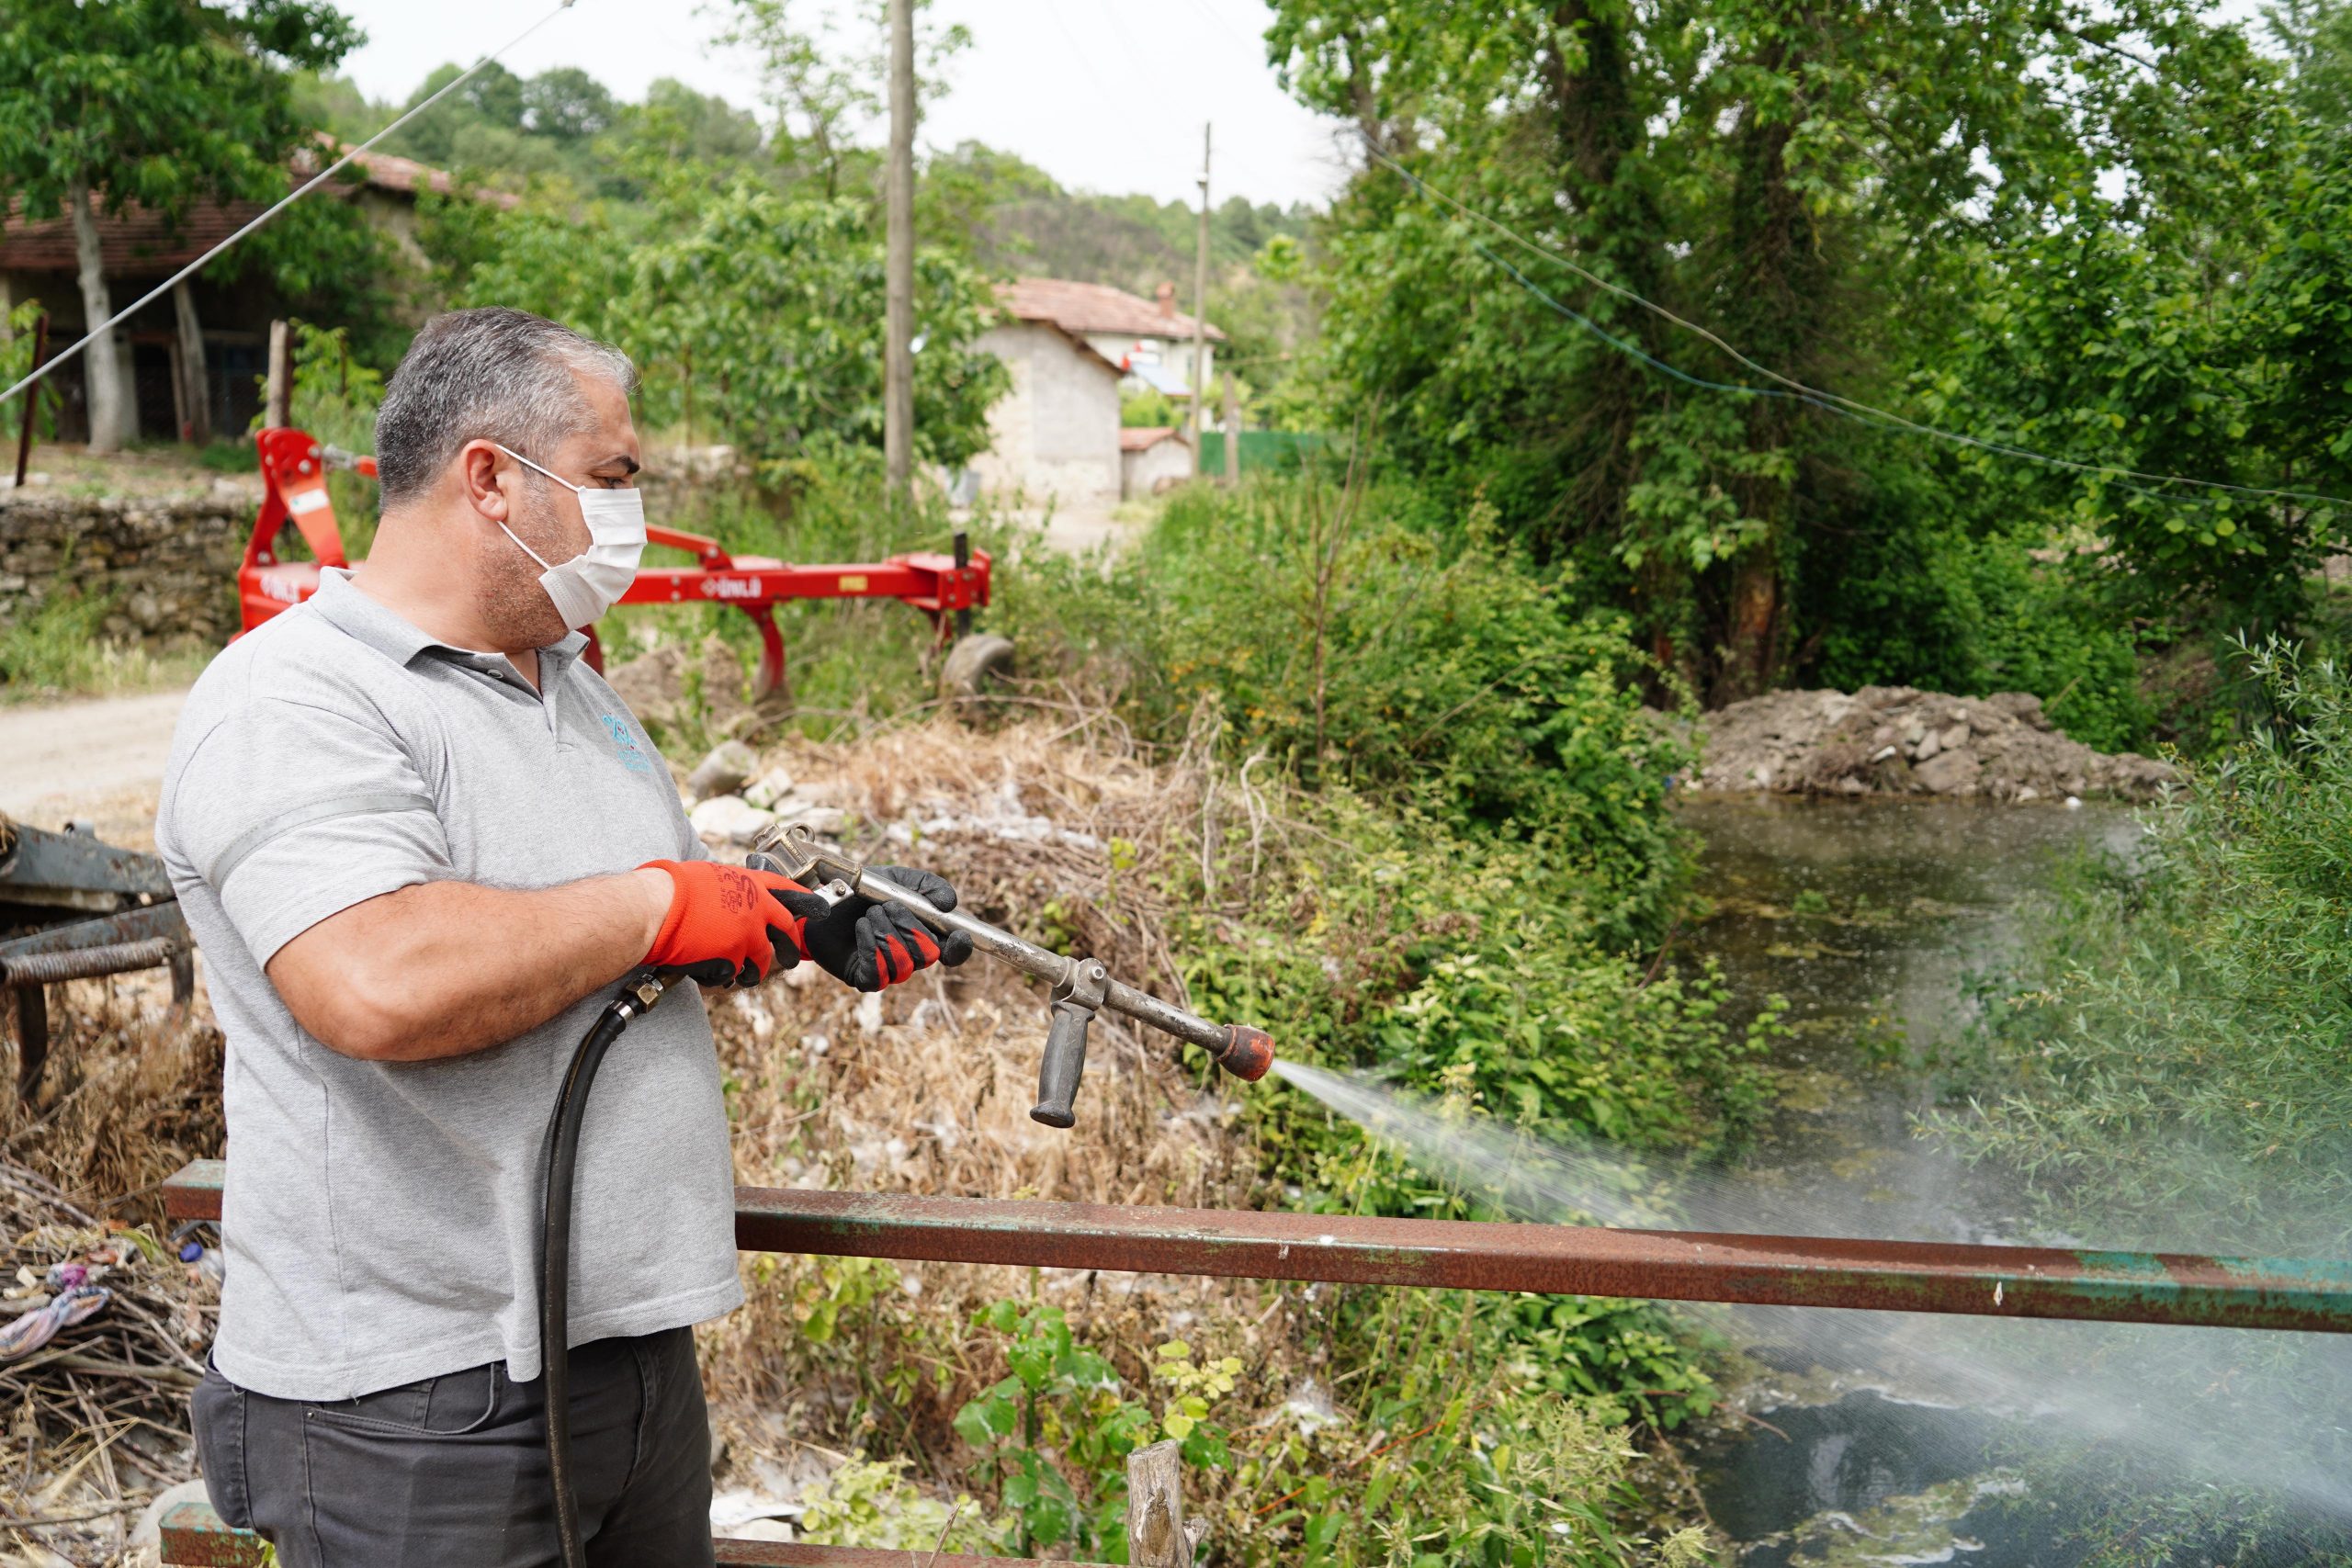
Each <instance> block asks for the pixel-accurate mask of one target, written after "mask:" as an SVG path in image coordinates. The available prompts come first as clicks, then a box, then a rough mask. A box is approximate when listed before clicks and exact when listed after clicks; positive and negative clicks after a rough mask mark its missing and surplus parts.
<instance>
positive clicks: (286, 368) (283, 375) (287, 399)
mask: <svg viewBox="0 0 2352 1568" xmlns="http://www.w3.org/2000/svg"><path fill="white" fill-rule="evenodd" d="M268 388H269V389H268V391H267V393H266V395H265V397H264V398H263V403H264V408H263V412H262V417H261V423H262V426H263V428H264V429H267V430H284V429H285V428H286V427H287V426H288V425H289V424H291V423H293V415H292V413H291V412H288V411H289V410H291V409H292V407H293V404H294V361H293V357H292V355H291V352H290V351H289V349H288V344H287V339H286V323H285V322H284V321H272V322H270V323H269V382H268Z"/></svg>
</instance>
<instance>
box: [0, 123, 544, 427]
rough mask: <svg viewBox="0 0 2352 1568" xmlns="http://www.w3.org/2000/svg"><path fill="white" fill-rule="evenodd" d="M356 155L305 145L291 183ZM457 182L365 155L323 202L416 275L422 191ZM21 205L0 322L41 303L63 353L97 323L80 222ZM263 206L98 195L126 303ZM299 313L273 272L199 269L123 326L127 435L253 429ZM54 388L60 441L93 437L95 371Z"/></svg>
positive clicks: (100, 230) (5, 221) (110, 263)
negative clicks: (175, 213)
mask: <svg viewBox="0 0 2352 1568" xmlns="http://www.w3.org/2000/svg"><path fill="white" fill-rule="evenodd" d="M345 151H346V149H345V146H344V145H343V143H341V142H338V141H333V140H332V139H330V138H327V137H324V136H323V135H322V137H321V138H320V144H319V145H318V146H317V147H315V148H311V147H305V148H303V149H302V150H301V151H300V152H297V153H296V155H295V157H294V160H293V162H292V164H291V165H290V167H289V168H288V172H287V173H288V181H289V182H292V181H299V180H303V179H307V178H309V177H310V176H311V175H314V174H316V173H317V172H318V171H319V169H320V168H322V166H324V164H326V163H328V162H331V161H332V160H333V159H334V158H335V157H336V156H338V155H340V154H341V153H342V152H345ZM456 188H457V186H456V184H455V182H454V181H452V180H451V178H450V177H449V175H447V174H445V173H443V172H442V171H441V170H439V169H434V168H428V167H426V166H425V165H424V164H417V163H412V162H411V161H409V160H408V159H406V158H396V157H393V156H391V155H390V154H389V153H384V152H362V153H359V154H357V155H356V157H355V158H354V159H353V160H352V162H351V163H350V164H348V165H346V166H345V168H344V170H343V172H342V173H340V174H338V175H336V176H335V177H334V179H333V180H331V181H329V182H328V183H327V185H326V186H324V187H323V188H322V190H321V191H320V193H319V195H318V197H315V198H313V199H318V200H339V201H343V202H345V203H348V204H349V205H350V206H351V207H353V208H354V209H356V210H357V211H358V212H359V213H360V215H361V216H362V217H363V218H365V219H366V220H367V221H368V224H369V225H370V226H371V227H373V228H374V229H376V230H377V231H379V233H381V234H382V235H383V236H384V237H385V238H386V240H387V241H388V242H389V243H390V248H391V250H392V252H393V253H394V254H396V255H398V256H399V257H401V260H402V262H403V263H404V270H405V271H406V272H408V273H410V274H413V275H415V276H423V274H424V269H425V265H426V262H425V256H424V251H423V250H422V249H421V248H420V247H419V246H418V244H417V241H416V202H417V197H418V195H419V193H421V192H424V191H427V190H431V191H435V192H438V193H440V194H442V195H445V196H446V195H448V194H450V193H451V192H452V191H453V190H455V189H456ZM472 194H474V195H475V196H477V197H480V198H481V199H483V200H487V201H492V202H495V203H498V204H499V205H502V206H511V205H512V204H513V202H514V200H515V198H514V197H511V196H506V195H503V194H501V193H496V192H480V191H477V192H474V193H472ZM22 206H23V204H22V203H21V202H17V201H14V200H8V199H6V198H5V197H0V318H5V317H6V314H7V313H8V311H9V310H10V309H12V308H13V307H14V306H15V305H16V304H17V303H18V302H20V301H23V300H27V299H37V300H39V301H40V305H41V308H42V309H43V310H44V311H46V312H47V314H48V316H49V318H50V329H49V336H50V342H51V344H52V345H53V346H58V347H62V345H64V344H69V343H72V342H74V340H75V339H77V338H79V337H80V336H81V335H82V334H83V333H84V332H85V330H86V323H85V321H84V319H83V310H82V291H81V287H80V284H79V282H78V276H79V275H78V270H77V269H78V266H79V262H78V259H77V256H76V254H75V250H74V225H73V221H72V220H71V219H70V218H69V217H65V216H59V217H55V218H49V219H42V220H28V219H27V218H26V217H25V216H24V213H23V210H22ZM262 210H263V204H262V203H260V202H257V201H231V202H218V201H197V202H193V203H191V204H189V206H188V208H187V210H186V211H185V212H183V213H181V214H180V215H179V217H178V220H177V221H176V222H174V221H171V220H168V219H167V218H166V217H165V215H164V214H163V213H161V212H158V211H156V210H154V209H151V208H147V207H142V206H141V205H139V204H138V203H136V202H133V203H131V204H130V205H129V206H127V207H126V208H125V209H123V210H122V211H121V212H119V213H109V212H107V211H106V210H105V209H104V206H103V204H102V203H101V202H100V201H99V199H98V198H97V197H96V196H95V195H94V196H93V197H91V221H92V224H93V227H94V228H95V229H96V233H97V240H98V256H99V263H100V265H101V267H102V269H103V270H104V272H105V275H106V280H107V288H108V289H109V290H110V291H111V293H112V295H113V301H112V302H113V304H114V306H115V307H116V308H117V309H118V310H119V309H120V308H121V307H123V306H125V305H128V304H130V302H131V301H132V300H134V299H138V298H139V297H140V296H141V295H142V294H144V293H146V292H147V291H148V290H149V289H151V288H153V287H154V286H155V285H156V284H158V283H160V282H162V281H163V280H164V279H165V278H167V277H169V276H172V275H173V274H174V273H175V272H177V271H178V270H179V269H180V268H181V267H183V266H185V265H187V264H188V263H189V262H192V261H194V260H195V259H196V258H197V257H198V256H200V255H202V254H204V253H205V252H206V251H208V250H209V249H211V248H212V246H213V245H215V244H217V243H220V241H221V240H223V239H226V238H227V237H228V236H229V235H230V234H232V233H234V232H235V231H237V230H238V229H240V228H242V227H243V226H244V225H245V224H246V223H247V222H249V221H250V220H253V219H254V218H255V217H258V216H259V215H260V214H261V212H262ZM287 313H288V305H287V302H286V301H285V300H284V299H280V298H278V296H277V292H276V291H275V290H274V289H273V288H271V287H270V285H269V283H268V281H267V280H266V277H265V276H263V275H262V269H259V268H253V267H248V268H246V269H244V270H243V271H241V272H238V273H237V274H236V275H235V276H232V277H229V278H226V279H222V278H217V277H215V276H211V275H210V274H209V273H206V274H199V275H198V276H196V277H194V278H192V279H189V280H187V281H186V282H183V283H181V284H179V285H178V286H177V287H176V288H174V289H173V291H172V293H171V294H170V295H169V296H167V297H166V298H164V299H158V300H156V301H155V302H154V303H153V304H152V305H150V306H148V307H147V308H146V309H145V310H141V311H140V312H138V313H137V314H136V315H134V316H132V317H131V318H130V321H127V322H125V323H124V324H123V325H122V326H121V327H120V328H119V329H117V331H116V333H115V352H116V354H117V355H119V356H120V359H121V363H122V368H123V372H124V377H125V379H126V381H127V383H128V385H129V386H130V392H131V396H130V408H129V409H128V410H127V411H126V412H128V413H129V414H130V417H131V428H130V430H129V431H127V432H126V433H125V434H127V435H130V436H131V437H133V438H136V437H140V436H146V437H150V438H153V437H157V436H164V437H170V436H174V435H178V436H181V437H186V436H188V435H190V434H202V433H204V432H206V431H213V432H220V433H223V434H243V431H244V428H245V426H246V425H247V423H250V422H251V421H252V419H253V417H254V414H255V413H257V412H260V393H259V391H258V390H257V389H256V388H257V384H258V382H259V381H260V378H261V377H262V375H263V373H264V372H265V371H266V369H267V363H266V361H267V357H268V352H267V348H268V341H269V323H270V322H271V321H273V320H274V319H276V318H277V317H280V316H284V315H286V314H287ZM5 330H6V329H5V328H0V331H5ZM48 384H49V386H50V387H51V388H52V389H54V391H55V393H56V394H57V395H58V396H60V397H61V398H62V407H61V408H60V410H59V416H58V434H59V437H60V438H61V439H63V440H67V441H79V440H84V439H86V437H87V434H88V430H89V418H88V412H87V407H88V404H87V391H86V388H85V382H84V379H83V372H82V367H80V366H78V365H75V366H68V367H66V368H65V369H64V370H63V371H62V372H60V373H59V374H57V375H56V376H53V377H52V378H51V379H50V382H49V383H48Z"/></svg>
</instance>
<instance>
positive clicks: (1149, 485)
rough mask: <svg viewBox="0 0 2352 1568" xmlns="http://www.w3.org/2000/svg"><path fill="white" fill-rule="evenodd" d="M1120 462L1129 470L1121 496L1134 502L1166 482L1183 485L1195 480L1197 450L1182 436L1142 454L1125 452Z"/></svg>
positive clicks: (1173, 437) (1150, 448)
mask: <svg viewBox="0 0 2352 1568" xmlns="http://www.w3.org/2000/svg"><path fill="white" fill-rule="evenodd" d="M1119 460H1120V464H1121V466H1122V467H1123V468H1125V478H1124V479H1123V481H1122V488H1121V490H1120V493H1121V494H1122V495H1124V496H1125V497H1126V498H1127V499H1128V500H1130V501H1132V500H1134V499H1135V498H1136V497H1137V496H1140V495H1150V494H1151V493H1153V492H1154V491H1157V490H1158V489H1159V483H1160V481H1161V480H1162V479H1174V480H1177V481H1179V482H1181V481H1182V480H1185V479H1191V478H1192V477H1193V448H1192V446H1190V445H1189V444H1187V443H1186V442H1185V441H1184V440H1183V439H1182V437H1180V436H1170V437H1169V438H1168V439H1167V440H1165V441H1160V442H1156V443H1154V444H1153V445H1151V446H1147V447H1145V448H1144V449H1143V450H1142V451H1140V452H1122V453H1120V454H1119Z"/></svg>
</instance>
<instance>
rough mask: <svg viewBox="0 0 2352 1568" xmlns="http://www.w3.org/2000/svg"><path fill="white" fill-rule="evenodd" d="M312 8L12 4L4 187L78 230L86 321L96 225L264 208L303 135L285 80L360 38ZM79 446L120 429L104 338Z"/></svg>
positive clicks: (100, 277) (3, 21) (297, 4)
mask: <svg viewBox="0 0 2352 1568" xmlns="http://www.w3.org/2000/svg"><path fill="white" fill-rule="evenodd" d="M361 37H362V35H361V34H360V32H359V30H358V29H357V28H356V27H354V26H353V25H352V23H351V22H350V21H349V20H348V19H347V18H345V17H344V16H343V14H342V13H341V12H339V11H337V10H336V9H335V8H334V6H332V5H328V4H325V3H323V0H244V3H243V4H219V5H216V4H204V3H202V0H109V3H108V4H106V5H97V6H87V5H76V4H74V3H73V0H14V3H12V4H11V5H10V6H9V7H8V9H7V10H6V13H5V14H0V186H6V188H7V190H8V191H9V193H10V195H11V196H12V197H15V198H16V199H17V200H18V201H20V202H21V203H22V204H23V209H24V211H25V213H26V215H27V216H28V217H32V218H48V217H54V216H56V215H57V214H58V213H59V212H61V211H62V212H63V213H64V214H65V215H66V216H67V217H68V218H69V219H70V220H71V221H72V223H73V226H74V254H75V259H76V264H77V270H78V272H79V275H80V278H79V281H80V285H81V293H82V310H83V315H84V319H85V321H86V322H87V323H88V324H89V325H90V326H93V327H95V326H96V325H97V324H98V323H99V322H101V321H105V320H106V319H107V317H108V316H110V315H111V314H113V311H114V303H113V296H112V293H111V291H110V290H109V288H107V278H106V272H105V268H104V266H103V265H102V263H101V260H100V257H99V253H98V233H97V224H96V214H97V213H99V212H105V213H108V214H114V213H119V212H121V211H122V210H123V209H126V208H128V207H130V206H131V205H132V204H134V203H136V204H138V205H140V206H142V207H146V208H149V209H154V210H157V211H160V212H162V213H164V215H165V217H166V218H167V219H169V220H174V221H176V220H177V219H178V218H179V217H180V215H182V214H183V213H185V212H186V210H187V207H188V204H189V203H191V202H193V201H195V200H198V199H199V198H202V197H212V198H215V199H220V200H228V199H232V198H238V197H243V198H246V199H273V198H275V197H277V196H280V195H283V194H284V192H285V189H286V178H287V172H286V165H287V159H288V155H289V154H290V153H291V152H293V150H294V149H295V147H296V146H297V145H299V144H300V142H301V141H303V140H304V139H305V138H306V137H307V135H308V134H309V128H308V127H307V126H306V125H305V124H304V123H303V122H302V120H301V118H300V116H299V115H298V114H297V113H296V112H295V107H294V80H293V76H292V74H291V73H292V72H294V71H295V70H298V69H309V70H314V71H317V70H325V69H327V68H329V67H331V66H333V65H334V63H335V62H337V61H339V60H341V59H342V58H343V56H344V55H345V53H347V52H348V51H350V50H351V49H353V48H354V47H355V46H356V45H357V44H358V43H359V42H360V41H361ZM83 362H84V364H85V366H86V367H87V370H86V374H87V377H88V381H89V388H90V446H91V449H92V450H93V451H96V452H110V451H113V450H115V449H116V448H118V447H119V446H121V444H122V439H123V434H124V432H125V431H126V430H127V429H128V428H129V425H130V389H129V386H128V379H127V378H126V377H125V376H124V375H123V373H122V367H121V362H120V360H119V357H118V355H117V352H116V347H115V342H114V337H113V334H112V333H103V334H100V335H99V336H98V337H97V338H96V340H95V341H93V342H92V343H91V344H90V345H89V347H88V348H87V349H85V351H84V353H83Z"/></svg>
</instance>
